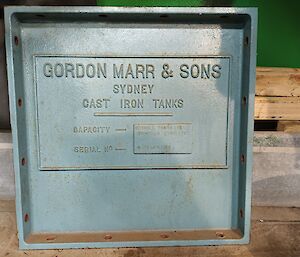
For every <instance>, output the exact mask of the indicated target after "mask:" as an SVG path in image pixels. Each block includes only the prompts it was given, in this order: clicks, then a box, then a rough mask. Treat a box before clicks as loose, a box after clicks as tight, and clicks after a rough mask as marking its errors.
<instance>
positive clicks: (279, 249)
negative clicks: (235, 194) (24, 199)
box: [0, 200, 300, 257]
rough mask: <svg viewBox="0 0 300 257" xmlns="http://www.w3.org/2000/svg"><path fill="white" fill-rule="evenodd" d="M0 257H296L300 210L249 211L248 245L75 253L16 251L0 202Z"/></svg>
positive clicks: (8, 211) (9, 211)
mask: <svg viewBox="0 0 300 257" xmlns="http://www.w3.org/2000/svg"><path fill="white" fill-rule="evenodd" d="M0 256H8V257H10V256H14V257H17V256H22V257H24V256H32V257H35V256H43V257H50V256H51V257H54V256H57V257H64V256H72V257H82V256H86V257H88V256H100V257H101V256H103V257H104V256H105V257H119V256H122V257H148V256H149V257H153V256H157V257H179V256H180V257H181V256H184V257H189V256H191V257H196V256H203V257H205V256H207V257H208V256H209V257H211V256H214V257H221V256H222V257H223V256H224V257H225V256H226V257H230V256H235V257H240V256H243V257H271V256H272V257H279V256H285V257H299V256H300V208H281V207H277V208H276V207H253V208H252V229H251V243H250V244H249V245H228V246H202V247H149V248H112V249H77V250H31V251H24V250H18V240H17V231H16V221H15V211H14V202H13V201H3V200H2V201H1V200H0Z"/></svg>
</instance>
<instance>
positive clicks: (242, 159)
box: [241, 154, 245, 163]
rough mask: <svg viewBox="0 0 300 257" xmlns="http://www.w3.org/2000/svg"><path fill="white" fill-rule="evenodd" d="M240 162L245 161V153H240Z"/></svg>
mask: <svg viewBox="0 0 300 257" xmlns="http://www.w3.org/2000/svg"><path fill="white" fill-rule="evenodd" d="M241 163H245V155H243V154H241Z"/></svg>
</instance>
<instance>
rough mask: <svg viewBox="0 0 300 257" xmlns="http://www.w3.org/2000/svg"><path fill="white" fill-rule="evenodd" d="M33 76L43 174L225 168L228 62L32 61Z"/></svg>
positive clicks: (208, 59) (213, 59)
mask: <svg viewBox="0 0 300 257" xmlns="http://www.w3.org/2000/svg"><path fill="white" fill-rule="evenodd" d="M35 70H36V91H37V112H38V116H37V120H38V126H39V158H40V167H41V169H46V170H51V169H113V168H123V169H133V168H163V167H167V168H176V167H181V168H189V167H193V168H216V167H220V168H222V167H223V168H224V167H226V158H227V150H226V145H227V128H228V123H227V121H228V90H229V73H230V58H229V57H168V58H166V57H156V58H153V57H138V58H132V57H131V58H130V57H126V58H124V57H123V58H118V57H105V58H100V57H70V56H66V57H49V56H47V57H45V56H35ZM204 95H205V96H206V97H205V98H204V97H203V96H204ZM191 99H195V100H192V101H191ZM196 99H200V100H198V101H197V100H196ZM215 120H218V123H216V122H215ZM49 121H50V122H49ZM208 134H211V135H214V136H213V137H210V136H208ZM58 146H59V147H58ZM153 154H157V155H153ZM173 154H176V157H172V156H171V155H173ZM166 155H170V156H171V157H168V158H166ZM174 158H176V162H174Z"/></svg>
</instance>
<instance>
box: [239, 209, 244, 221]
mask: <svg viewBox="0 0 300 257" xmlns="http://www.w3.org/2000/svg"><path fill="white" fill-rule="evenodd" d="M240 218H241V219H242V218H244V212H243V209H240Z"/></svg>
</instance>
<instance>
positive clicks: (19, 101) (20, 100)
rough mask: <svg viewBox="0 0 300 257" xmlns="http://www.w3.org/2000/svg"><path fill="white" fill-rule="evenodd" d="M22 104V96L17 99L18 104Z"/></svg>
mask: <svg viewBox="0 0 300 257" xmlns="http://www.w3.org/2000/svg"><path fill="white" fill-rule="evenodd" d="M22 104H23V101H22V98H19V99H18V106H19V107H21V106H22Z"/></svg>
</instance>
